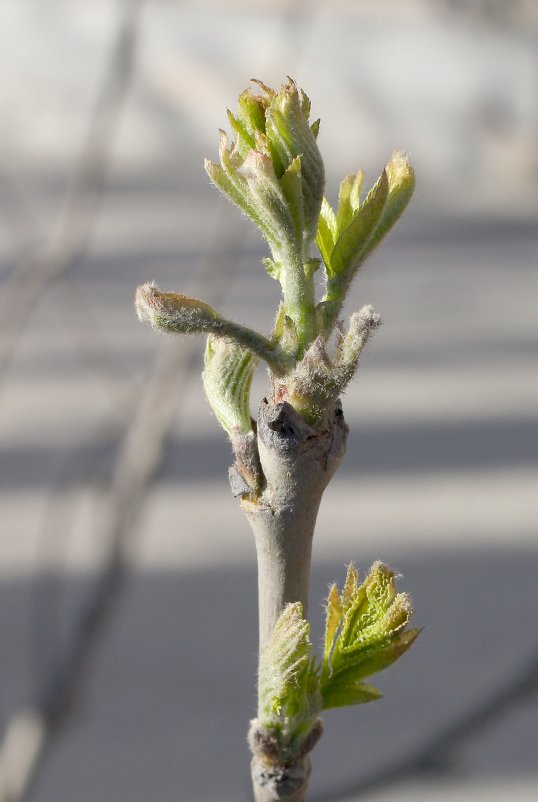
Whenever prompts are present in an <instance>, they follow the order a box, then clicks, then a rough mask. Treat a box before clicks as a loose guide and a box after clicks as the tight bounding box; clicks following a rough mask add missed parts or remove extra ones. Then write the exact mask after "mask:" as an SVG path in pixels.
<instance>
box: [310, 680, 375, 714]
mask: <svg viewBox="0 0 538 802" xmlns="http://www.w3.org/2000/svg"><path fill="white" fill-rule="evenodd" d="M382 696H383V694H382V693H381V691H378V690H377V688H374V687H373V685H366V684H365V683H364V682H354V681H345V680H342V681H338V680H337V681H335V682H331V683H329V684H327V685H325V686H322V689H321V698H322V706H323V710H330V709H331V708H333V707H347V706H348V705H362V704H365V703H366V702H374V701H375V700H376V699H380V698H381V697H382Z"/></svg>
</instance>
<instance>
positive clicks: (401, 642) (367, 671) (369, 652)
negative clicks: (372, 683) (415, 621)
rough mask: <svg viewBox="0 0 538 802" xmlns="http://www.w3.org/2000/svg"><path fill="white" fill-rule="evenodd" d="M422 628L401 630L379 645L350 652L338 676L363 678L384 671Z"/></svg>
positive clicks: (403, 652)
mask: <svg viewBox="0 0 538 802" xmlns="http://www.w3.org/2000/svg"><path fill="white" fill-rule="evenodd" d="M421 631H422V630H420V629H410V630H407V631H405V632H401V633H399V634H397V635H395V636H394V637H392V638H390V640H387V639H386V640H385V642H381V643H380V644H379V645H376V644H374V645H372V646H370V647H368V648H366V649H363V650H357V651H356V652H350V653H348V654H347V655H345V657H344V658H343V660H342V663H341V666H342V668H341V669H339V670H338V672H335V676H336V677H340V676H343V675H344V674H345V675H346V676H348V677H349V678H350V679H351V678H354V679H357V680H362V679H364V678H365V677H371V676H372V674H377V672H378V671H383V670H384V669H385V668H388V667H389V666H390V665H392V664H393V663H395V662H396V660H398V659H399V658H400V657H401V656H402V655H403V654H405V652H406V651H407V650H408V649H409V648H410V647H411V646H412V645H413V643H414V642H415V640H416V639H417V638H418V636H419V635H420V633H421Z"/></svg>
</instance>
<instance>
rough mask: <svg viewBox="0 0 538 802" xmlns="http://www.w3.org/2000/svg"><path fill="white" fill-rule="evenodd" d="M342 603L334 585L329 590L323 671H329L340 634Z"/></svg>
mask: <svg viewBox="0 0 538 802" xmlns="http://www.w3.org/2000/svg"><path fill="white" fill-rule="evenodd" d="M342 613H343V610H342V603H341V600H340V594H339V593H338V587H337V585H336V583H333V584H332V585H331V587H330V588H329V595H328V596H327V612H326V618H325V644H324V648H323V669H324V672H325V671H327V672H328V671H329V659H330V656H331V651H332V648H333V644H334V639H335V638H336V633H337V632H338V627H339V626H340V622H341V621H342Z"/></svg>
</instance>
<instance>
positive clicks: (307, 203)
mask: <svg viewBox="0 0 538 802" xmlns="http://www.w3.org/2000/svg"><path fill="white" fill-rule="evenodd" d="M266 133H267V137H268V139H269V142H270V145H271V153H272V155H273V157H274V163H275V171H276V173H277V176H279V177H280V176H281V175H282V174H283V173H284V171H285V170H286V169H287V167H288V165H289V164H290V163H291V162H292V161H293V159H295V158H296V157H297V156H300V157H301V177H302V183H303V199H304V219H305V240H306V241H307V242H311V241H312V240H313V239H314V237H315V234H316V228H317V221H318V217H319V210H320V206H321V200H322V197H323V187H324V184H325V170H324V166H323V160H322V158H321V154H320V152H319V149H318V146H317V143H316V138H315V136H314V134H313V133H312V130H311V128H310V125H309V122H308V115H307V114H305V109H304V107H303V102H302V100H301V97H300V96H299V92H298V90H297V86H296V84H295V83H294V82H293V81H288V83H286V84H284V85H283V86H282V87H281V88H280V90H279V91H278V92H277V93H276V94H275V95H273V96H272V97H271V98H270V101H269V105H268V107H267V112H266Z"/></svg>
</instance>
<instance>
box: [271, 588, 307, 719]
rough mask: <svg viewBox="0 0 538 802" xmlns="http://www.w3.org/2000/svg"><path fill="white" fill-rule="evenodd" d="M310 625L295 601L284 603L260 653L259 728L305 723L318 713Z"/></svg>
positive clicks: (300, 606)
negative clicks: (292, 721)
mask: <svg viewBox="0 0 538 802" xmlns="http://www.w3.org/2000/svg"><path fill="white" fill-rule="evenodd" d="M311 652H312V643H311V641H310V625H309V624H308V621H306V619H305V618H303V608H302V605H301V604H300V603H299V602H296V603H294V604H288V605H287V606H286V607H285V608H284V610H283V612H282V614H281V615H280V617H279V619H278V621H277V623H276V625H275V628H274V630H273V633H272V635H271V637H270V639H269V641H268V642H267V644H266V645H265V647H264V648H263V649H262V651H261V653H260V662H259V673H258V688H259V693H258V696H259V704H258V718H259V719H260V722H261V724H262V725H263V726H269V727H271V726H274V725H275V724H278V720H279V719H280V723H282V724H284V723H285V720H289V719H291V718H294V719H296V724H295V726H300V724H301V719H303V720H304V721H309V720H310V719H311V718H312V716H313V715H316V714H317V712H318V711H319V678H318V671H317V669H316V667H315V664H314V661H313V660H312V659H311Z"/></svg>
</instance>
